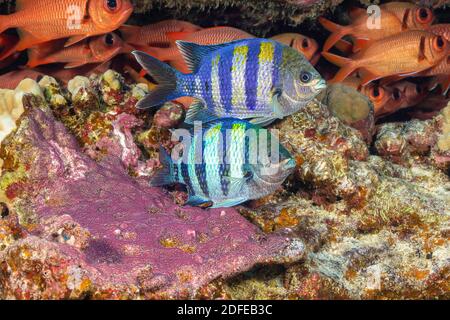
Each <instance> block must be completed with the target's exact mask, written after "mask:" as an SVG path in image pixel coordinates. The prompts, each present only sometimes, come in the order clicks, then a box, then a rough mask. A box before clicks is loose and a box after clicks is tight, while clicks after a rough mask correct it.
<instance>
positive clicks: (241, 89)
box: [133, 38, 326, 125]
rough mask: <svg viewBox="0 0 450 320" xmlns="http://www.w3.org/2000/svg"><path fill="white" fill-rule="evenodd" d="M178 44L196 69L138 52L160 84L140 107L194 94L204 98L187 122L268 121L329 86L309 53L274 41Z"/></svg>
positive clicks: (140, 61)
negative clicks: (182, 69) (187, 70)
mask: <svg viewBox="0 0 450 320" xmlns="http://www.w3.org/2000/svg"><path fill="white" fill-rule="evenodd" d="M177 44H178V45H179V48H180V50H181V52H182V54H183V56H184V57H185V60H186V63H187V64H188V66H189V67H190V69H191V70H192V72H193V73H191V74H182V73H180V72H178V71H176V70H175V69H173V68H171V67H170V66H168V65H167V64H165V63H163V62H161V61H159V60H157V59H155V58H153V57H151V56H149V55H147V54H145V53H143V52H139V51H135V52H133V54H134V55H135V57H136V59H137V60H138V62H139V63H140V64H141V65H142V66H143V67H144V68H145V69H146V70H147V71H148V72H149V73H150V75H151V76H152V77H153V78H154V79H155V80H156V82H157V83H158V86H157V87H156V89H155V90H154V91H152V92H150V94H148V95H147V96H146V97H145V98H144V99H142V100H141V101H139V103H138V105H137V106H138V108H149V107H152V106H157V105H161V104H163V103H164V102H166V101H170V100H174V99H177V98H179V97H183V96H190V97H194V98H197V99H198V100H197V101H196V102H195V103H194V104H193V105H191V106H190V108H189V110H188V112H187V115H186V122H187V123H192V122H193V121H195V120H199V121H203V122H208V121H211V120H214V119H217V118H224V117H232V118H238V119H251V122H253V123H258V124H261V125H267V124H269V123H271V122H273V121H274V120H275V119H281V118H283V117H285V116H287V115H290V114H292V113H294V112H297V111H298V110H300V109H301V108H302V107H303V106H305V105H306V104H307V103H309V102H310V101H311V100H312V99H314V98H315V97H316V96H317V95H318V94H319V93H320V91H321V90H322V89H324V88H325V87H326V84H325V80H323V79H322V77H321V76H320V74H319V73H318V72H317V71H316V70H315V69H314V67H313V66H312V65H311V64H310V63H309V62H308V61H307V60H306V58H305V57H304V56H303V55H301V54H300V53H298V51H296V50H295V49H293V48H291V47H289V46H286V45H282V44H281V43H279V42H276V41H273V40H267V39H259V38H255V39H246V40H238V41H234V42H231V43H226V44H222V45H213V46H200V45H197V44H193V43H188V42H183V41H178V42H177Z"/></svg>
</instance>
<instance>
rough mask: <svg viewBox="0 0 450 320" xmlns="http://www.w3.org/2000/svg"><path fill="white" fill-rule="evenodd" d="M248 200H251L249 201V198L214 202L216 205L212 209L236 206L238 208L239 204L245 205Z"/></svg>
mask: <svg viewBox="0 0 450 320" xmlns="http://www.w3.org/2000/svg"><path fill="white" fill-rule="evenodd" d="M247 200H249V199H247V198H237V199H229V200H224V201H220V202H214V205H213V206H211V209H214V208H229V207H234V206H237V205H238V204H241V203H243V202H245V201H247Z"/></svg>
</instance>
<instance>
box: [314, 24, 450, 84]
mask: <svg viewBox="0 0 450 320" xmlns="http://www.w3.org/2000/svg"><path fill="white" fill-rule="evenodd" d="M448 54H449V43H448V42H447V40H445V39H444V38H443V37H442V36H439V35H435V34H432V33H430V32H427V31H409V32H405V33H401V34H397V35H394V36H390V37H388V38H385V39H381V40H379V41H376V42H374V43H373V44H371V45H370V46H369V47H367V48H366V49H364V50H363V51H361V52H358V53H356V54H355V55H354V56H352V57H351V58H344V57H340V56H337V55H335V54H331V53H329V52H323V53H322V55H323V56H324V57H325V58H326V59H327V60H328V61H330V62H331V63H333V64H336V65H338V66H340V67H341V69H340V70H339V72H338V73H337V74H336V76H335V77H334V79H333V80H332V81H333V82H341V81H342V80H344V79H345V78H346V77H348V76H349V75H350V74H352V73H353V72H354V71H356V70H358V69H362V70H363V71H364V77H363V79H362V85H366V84H368V83H369V82H370V81H373V80H377V79H380V78H384V77H389V76H405V75H413V74H418V73H419V72H422V71H424V70H426V69H429V68H431V67H433V66H435V65H436V64H437V63H439V62H440V61H441V60H442V59H443V58H444V57H446V56H447V55H448Z"/></svg>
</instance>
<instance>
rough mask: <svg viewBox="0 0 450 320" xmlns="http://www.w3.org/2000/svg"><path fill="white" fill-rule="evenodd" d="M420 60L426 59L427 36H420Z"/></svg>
mask: <svg viewBox="0 0 450 320" xmlns="http://www.w3.org/2000/svg"><path fill="white" fill-rule="evenodd" d="M418 59H419V62H420V61H422V60H424V59H426V55H425V37H423V36H422V37H420V44H419V57H418Z"/></svg>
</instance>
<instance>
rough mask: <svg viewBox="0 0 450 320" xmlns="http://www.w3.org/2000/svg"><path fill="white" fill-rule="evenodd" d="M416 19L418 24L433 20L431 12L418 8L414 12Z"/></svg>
mask: <svg viewBox="0 0 450 320" xmlns="http://www.w3.org/2000/svg"><path fill="white" fill-rule="evenodd" d="M416 18H417V21H419V22H420V23H423V24H427V23H430V22H431V21H432V20H433V12H432V11H431V10H430V9H428V8H420V9H419V10H417V11H416Z"/></svg>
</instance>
